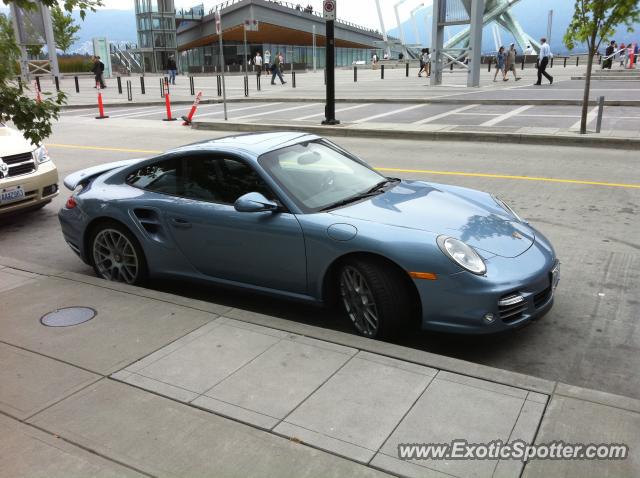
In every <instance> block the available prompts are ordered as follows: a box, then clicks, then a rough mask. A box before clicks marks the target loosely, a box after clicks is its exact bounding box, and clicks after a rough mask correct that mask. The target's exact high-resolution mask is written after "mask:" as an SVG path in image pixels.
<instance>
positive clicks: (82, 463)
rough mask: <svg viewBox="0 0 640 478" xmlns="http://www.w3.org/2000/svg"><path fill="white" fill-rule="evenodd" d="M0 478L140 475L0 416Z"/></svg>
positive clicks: (104, 477)
mask: <svg viewBox="0 0 640 478" xmlns="http://www.w3.org/2000/svg"><path fill="white" fill-rule="evenodd" d="M0 450H1V451H2V452H1V453H0V478H22V477H24V478H86V477H88V476H91V477H95V478H121V477H123V478H124V477H127V478H128V477H131V478H134V477H142V476H144V475H142V474H140V473H137V472H136V471H134V470H131V469H129V468H126V467H124V466H121V465H119V464H117V463H114V462H112V461H109V460H107V459H105V458H102V457H99V456H98V455H95V454H93V453H89V452H88V451H85V450H83V449H82V448H79V447H77V446H74V445H71V444H69V443H67V442H65V441H64V440H61V439H60V438H56V437H54V436H52V435H50V434H48V433H44V432H42V431H40V430H37V429H35V428H33V427H31V426H29V425H25V424H23V423H20V422H18V421H16V420H13V419H11V418H9V417H5V416H2V415H0Z"/></svg>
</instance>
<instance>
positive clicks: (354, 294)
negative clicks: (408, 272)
mask: <svg viewBox="0 0 640 478" xmlns="http://www.w3.org/2000/svg"><path fill="white" fill-rule="evenodd" d="M338 298H339V301H340V302H341V303H342V307H343V309H344V311H345V312H346V314H347V317H348V318H349V320H350V321H351V322H352V324H353V325H354V327H355V329H356V331H357V332H358V334H360V335H362V336H364V337H369V338H391V337H395V336H397V335H399V334H400V333H401V332H403V331H406V330H407V329H408V327H409V326H410V324H411V322H412V318H413V317H414V314H415V310H416V304H414V303H413V299H412V295H411V294H410V292H409V290H408V286H407V281H404V280H403V278H402V277H401V276H400V274H399V272H398V271H396V270H393V269H391V268H390V266H389V265H388V264H386V263H385V262H383V261H380V260H372V259H350V260H348V261H347V262H345V263H344V264H343V265H342V267H341V268H340V270H339V272H338Z"/></svg>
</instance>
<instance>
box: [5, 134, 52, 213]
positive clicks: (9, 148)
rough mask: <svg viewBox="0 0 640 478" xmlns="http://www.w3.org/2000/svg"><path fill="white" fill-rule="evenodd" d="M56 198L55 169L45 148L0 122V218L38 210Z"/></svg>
mask: <svg viewBox="0 0 640 478" xmlns="http://www.w3.org/2000/svg"><path fill="white" fill-rule="evenodd" d="M57 195H58V170H57V169H56V166H55V164H53V161H51V158H50V157H49V153H48V152H47V149H46V148H45V147H44V146H42V145H41V146H38V147H36V146H33V145H32V144H31V143H30V142H29V141H28V140H26V139H25V138H24V136H22V134H21V133H20V132H18V131H16V130H14V129H12V128H9V127H8V126H6V125H4V124H2V123H0V216H2V215H4V214H8V213H12V212H16V211H19V210H29V209H31V210H32V209H39V208H41V207H43V206H45V205H46V204H48V203H49V202H51V200H52V199H53V198H54V197H56V196H57Z"/></svg>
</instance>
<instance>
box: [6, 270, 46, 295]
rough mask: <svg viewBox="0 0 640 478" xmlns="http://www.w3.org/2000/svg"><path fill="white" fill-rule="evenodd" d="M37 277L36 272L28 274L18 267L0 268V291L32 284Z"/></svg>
mask: <svg viewBox="0 0 640 478" xmlns="http://www.w3.org/2000/svg"><path fill="white" fill-rule="evenodd" d="M37 278H38V276H37V275H36V274H29V273H27V272H23V271H21V270H19V269H11V268H9V267H5V268H3V269H2V270H0V292H5V291H8V290H11V289H15V288H16V287H21V286H23V285H27V284H33V283H34V282H35V281H36V279H37Z"/></svg>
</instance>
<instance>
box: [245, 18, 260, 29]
mask: <svg viewBox="0 0 640 478" xmlns="http://www.w3.org/2000/svg"><path fill="white" fill-rule="evenodd" d="M244 29H245V31H247V32H257V31H258V30H259V29H260V24H259V22H258V20H245V21H244Z"/></svg>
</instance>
